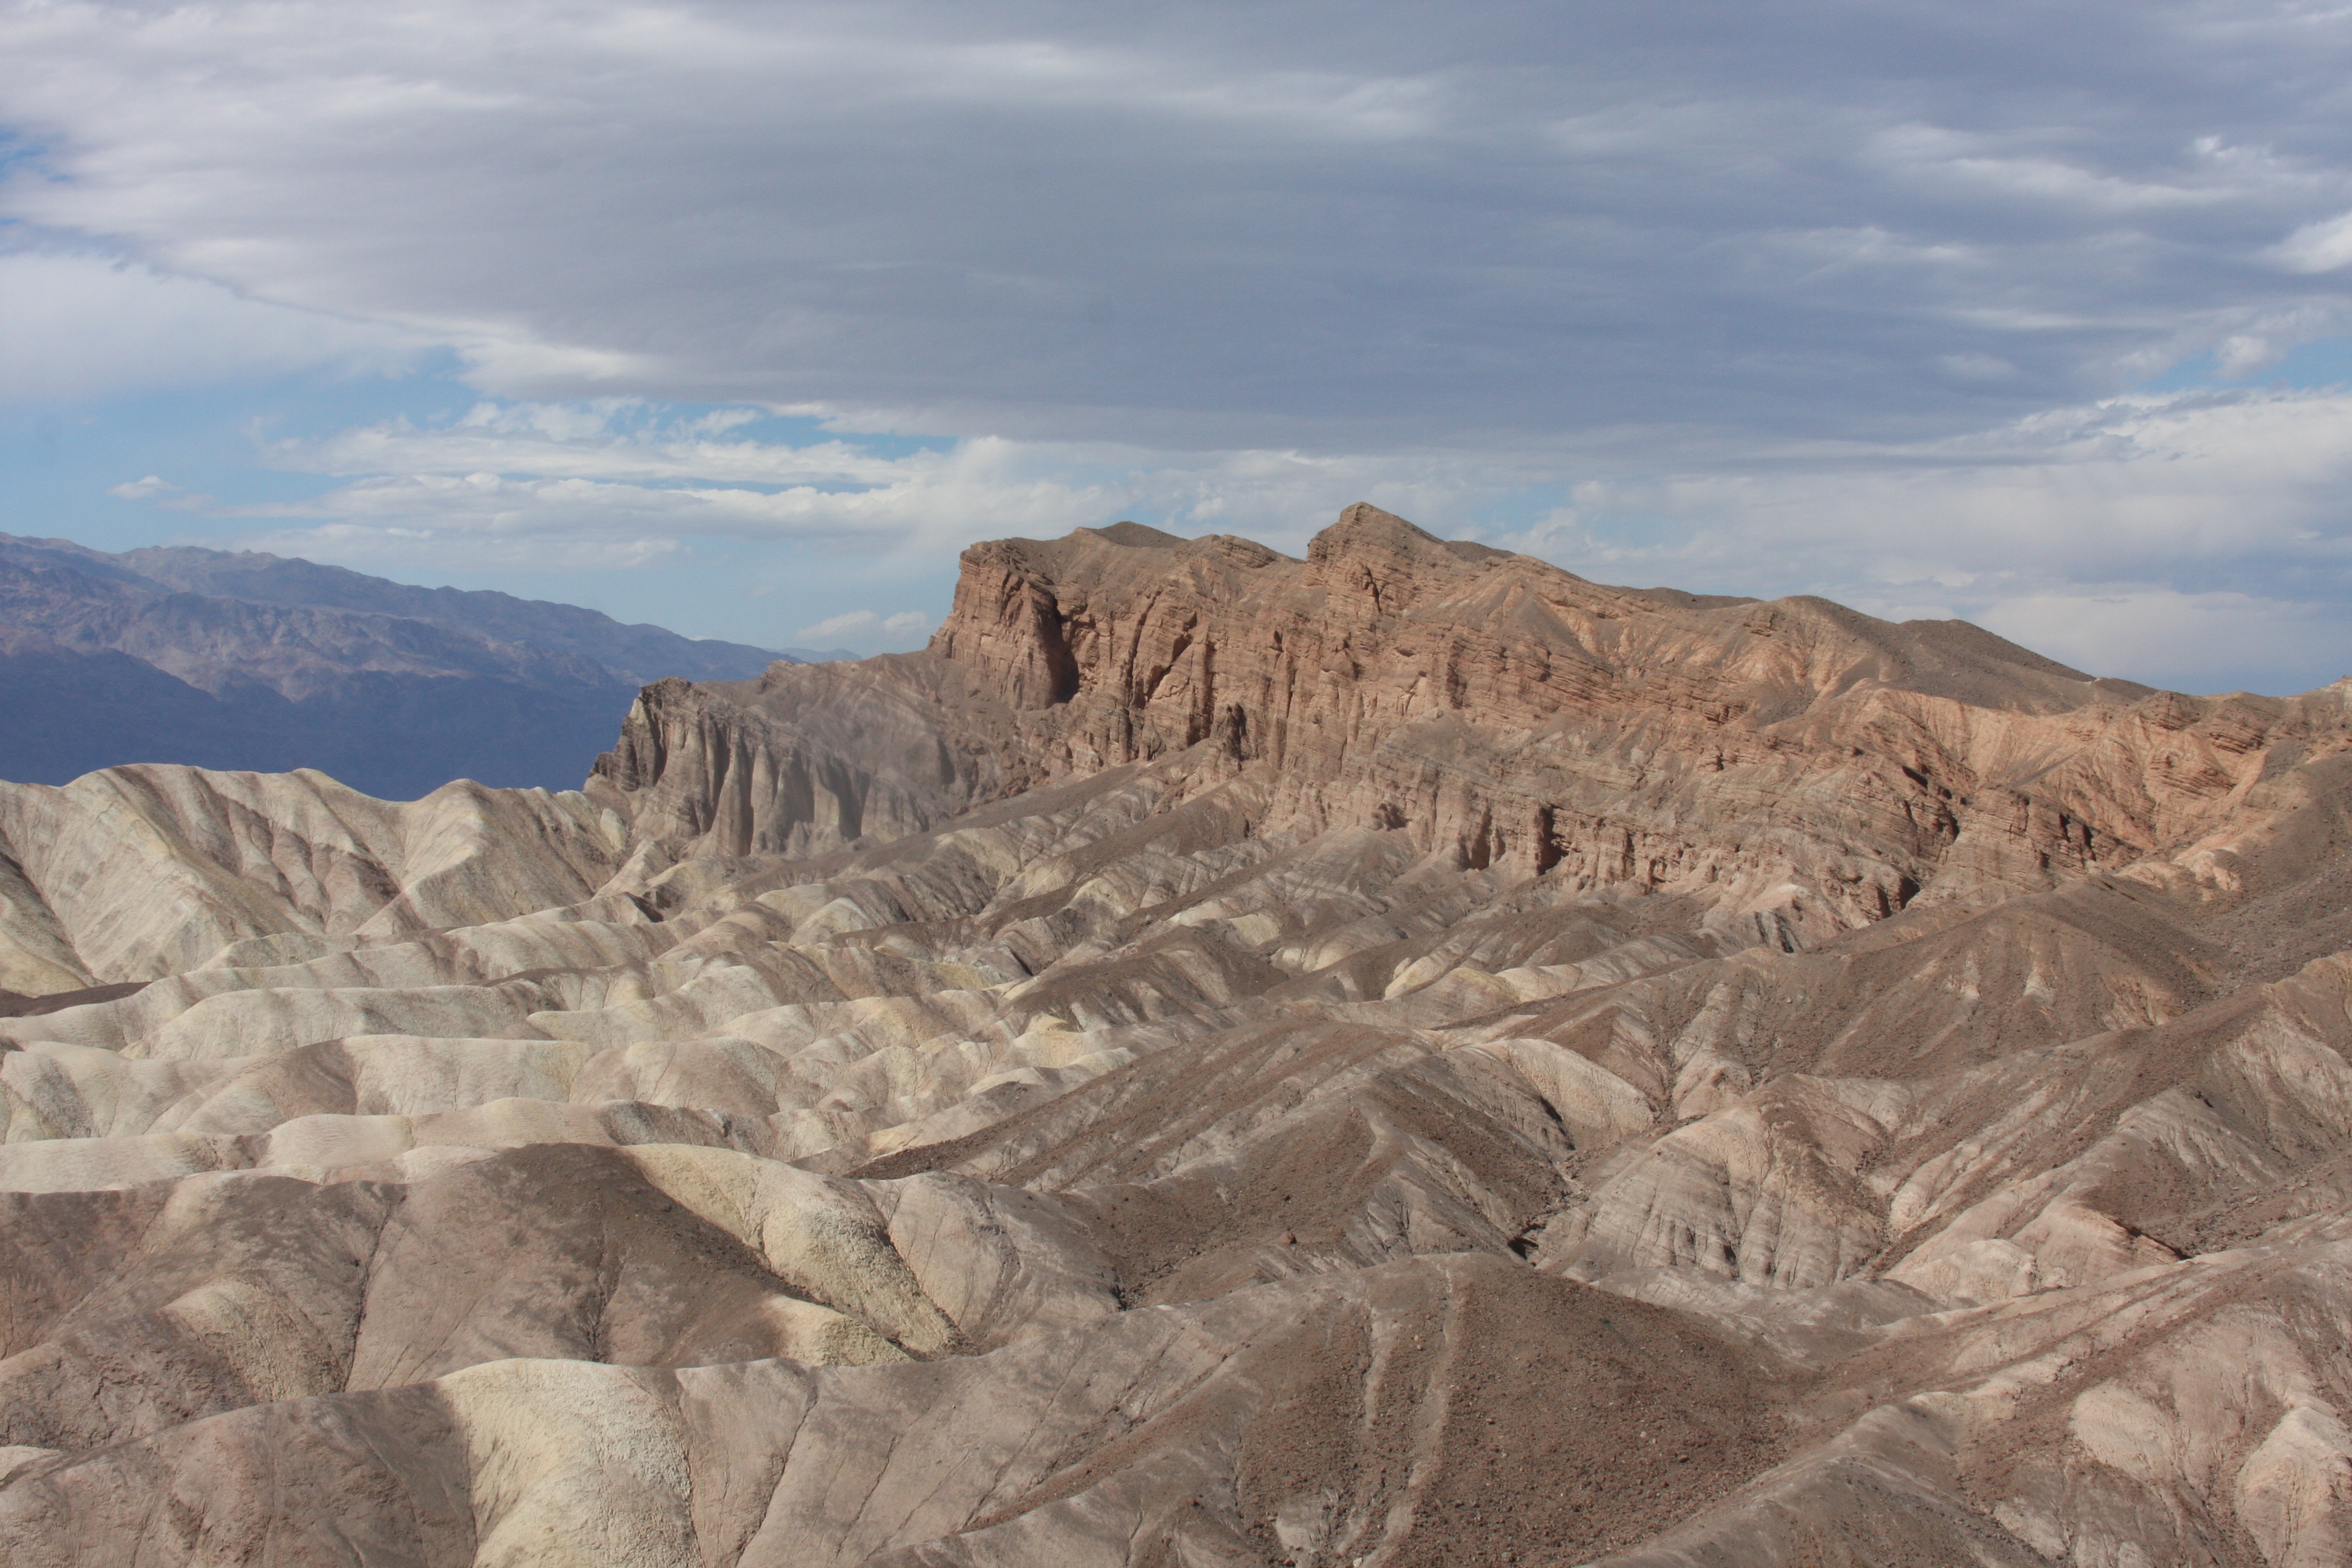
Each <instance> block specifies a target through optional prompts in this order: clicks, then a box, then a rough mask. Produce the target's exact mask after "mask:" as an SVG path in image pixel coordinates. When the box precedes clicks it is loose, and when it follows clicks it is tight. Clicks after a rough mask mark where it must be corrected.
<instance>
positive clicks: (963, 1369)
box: [0, 507, 2352, 1568]
mask: <svg viewBox="0 0 2352 1568" xmlns="http://www.w3.org/2000/svg"><path fill="white" fill-rule="evenodd" d="M964 568H965V569H964V574H963V579H962V582H961V585H960V587H959V590H958V594H957V600H956V606H955V611H954V614H953V615H952V616H950V619H949V621H948V623H947V624H946V625H945V626H943V627H942V629H941V631H940V635H939V636H938V637H937V638H936V639H935V640H934V641H933V643H932V646H931V647H930V648H929V650H928V651H926V652H924V653H920V654H914V655H906V656H897V657H893V658H883V659H875V660H867V661H864V662H862V663H856V664H837V665H827V666H822V667H806V668H795V667H777V668H772V669H771V670H769V671H768V672H767V673H766V674H765V675H763V676H761V678H760V679H757V680H754V681H745V682H738V683H714V684H707V685H692V684H688V683H687V682H684V681H662V682H658V683H656V684H655V685H653V686H650V687H648V688H646V689H645V690H644V691H643V692H642V693H641V694H640V696H639V697H638V699H637V702H636V705H635V709H634V710H632V712H631V713H630V716H629V719H628V721H627V723H626V725H625V729H624V731H623V733H622V736H621V738H620V741H619V743H618V744H617V745H616V747H615V748H614V751H613V752H610V753H608V754H607V755H606V756H605V757H604V759H603V760H602V761H601V762H600V763H598V764H597V769H596V772H595V774H594V776H593V778H592V779H591V780H590V781H589V784H588V787H587V789H586V791H585V792H584V793H570V792H560V793H554V794H548V793H543V792H535V791H497V790H484V789H480V788H478V787H474V786H452V787H451V788H449V789H446V790H444V791H441V792H438V793H436V794H435V795H431V796H429V797H428V798H426V799H425V800H422V801H418V802H415V803H412V804H409V805H386V804H384V803H382V802H377V801H373V800H370V799H368V798H366V797H364V796H362V795H355V794H353V793H352V792H351V791H348V790H345V789H343V788H341V786H339V785H337V784H334V783H332V781H331V780H327V779H324V778H321V777H319V776H317V775H314V774H295V775H286V776H256V775H250V774H222V773H201V772H197V771H194V770H188V769H179V768H162V767H149V768H131V769H121V770H113V771H110V772H108V773H100V774H96V775H93V776H91V777H89V778H85V779H81V780H79V781H77V782H75V783H74V784H70V785H68V786H67V787H65V788H62V789H44V788H35V787H25V786H16V787H8V788H0V849H5V858H0V906H5V907H0V987H5V989H6V991H7V993H8V996H7V997H5V998H0V1001H5V1006H0V1118H5V1142H0V1445H5V1446H0V1560H5V1561H6V1562H8V1563H11V1564H15V1563H26V1564H28V1565H29V1564H49V1563H78V1564H92V1565H95V1564H100V1563H106V1564H111V1563H119V1562H129V1561H138V1562H158V1563H243V1562H256V1561H270V1562H278V1563H344V1562H352V1561H358V1562H380V1563H432V1564H439V1563H484V1564H492V1563H531V1564H534V1565H538V1564H567V1563H577V1564H582V1565H583V1568H584V1565H587V1564H599V1565H602V1564H607V1563H664V1564H667V1563H680V1564H685V1563H697V1564H728V1565H739V1564H740V1565H742V1568H764V1565H769V1564H782V1563H793V1564H798V1563H845V1564H846V1563H871V1564H876V1565H877V1568H880V1565H888V1568H915V1565H917V1564H933V1565H944V1564H982V1563H988V1564H1003V1565H1005V1568H1013V1565H1027V1564H1034V1563H1132V1564H1138V1565H1141V1564H1146V1563H1154V1564H1159V1563H1218V1564H1235V1565H1239V1564H1251V1563H1265V1564H1276V1563H1280V1564H1286V1565H1290V1568H1330V1565H1336V1564H1342V1563H1352V1564H1381V1565H1384V1568H1385V1565H1390V1564H1415V1563H1471V1562H1492V1563H1509V1562H1519V1563H1585V1562H1594V1563H1609V1564H1612V1568H1635V1565H1642V1568H1667V1565H1673V1564H1681V1565H1688V1564H1696V1563H1723V1564H1730V1563H1743V1564H1744V1563H1775V1562H1786V1563H1840V1562H1861V1563H1938V1564H1940V1563H1982V1564H2004V1565H2006V1564H2016V1565H2021V1568H2022V1565H2024V1564H2031V1563H2050V1562H2062V1563H2074V1564H2080V1565H2084V1568H2088V1565H2090V1564H2117V1563H2133V1562H2140V1563H2196V1564H2210V1565H2217V1568H2218V1565H2229V1568H2240V1565H2245V1568H2253V1565H2256V1564H2261V1565H2266V1568H2283V1565H2286V1564H2294V1565H2297V1568H2316V1565H2319V1564H2329V1563H2337V1562H2340V1561H2342V1560H2343V1557H2344V1554H2345V1552H2347V1550H2352V1483H2347V1479H2346V1478H2347V1476H2352V1356H2347V1352H2346V1348H2345V1347H2346V1346H2347V1344H2352V1221H2347V1218H2346V1217H2345V1209H2346V1203H2347V1199H2352V755H2347V742H2352V713H2347V695H2352V692H2347V688H2345V687H2341V686H2339V687H2333V688H2329V689H2324V690H2322V691H2318V692H2314V693H2310V694H2307V695H2305V696H2303V697H2299V698H2294V699H2286V700H2273V699H2265V698H2257V697H2250V696H2246V695H2244V694H2238V695H2234V696H2231V697H2209V698H2196V697H2189V696H2184V695H2181V694H2178V693H2167V692H2156V691H2150V690H2147V689H2142V688H2137V687H2134V686H2131V685H2129V684H2127V683H2124V682H2119V681H2113V680H2097V679H2092V678H2090V677H2088V676H2085V675H2083V674H2081V673H2080V672H2077V671H2074V670H2070V669H2066V668H2061V667H2059V666H2056V665H2053V664H2052V663H2050V662H2049V661H2047V660H2044V659H2042V658H2038V657H2037V656H2034V655H2032V654H2031V653H2029V652H2027V651H2026V650H2024V649H2021V648H2018V647H2012V646H2011V645H2008V644H2005V643H2002V642H2000V640H1999V639H1996V638H1992V637H1989V636H1988V635H1987V634H1985V633H1983V632H1981V631H1979V630H1977V629H1975V628H1973V627H1969V626H1961V625H1958V624H1948V623H1935V624H1916V623H1915V624H1909V625H1904V626H1893V625H1888V624H1886V623H1883V622H1878V621H1874V620H1871V619H1869V618H1868V617H1865V616H1857V615H1854V614H1853V613H1852V612H1850V611H1846V610H1843V609H1841V608H1839V607H1838V606H1835V605H1827V604H1824V603H1822V602H1819V601H1811V600H1791V601H1783V602H1780V603H1774V604H1759V603H1756V602H1752V601H1747V600H1732V599H1710V598H1700V597H1696V596H1694V595H1684V594H1678V593H1675V592H1672V591H1668V590H1663V589H1659V590H1632V589H1621V588H1609V587H1603V586H1600V585H1597V584H1591V583H1588V582H1585V581H1583V580H1582V579H1580V578H1578V577H1575V576H1573V575H1571V574H1568V573H1565V572H1561V571H1559V570H1558V569H1557V568H1554V567H1550V566H1548V565H1545V564H1543V563H1537V562H1533V561H1529V560H1527V559H1525V558H1522V557H1517V556H1510V555H1505V554H1502V553H1500V552H1494V551H1489V550H1486V549H1484V548H1483V547H1480V546H1476V545H1470V544H1464V543H1451V544H1449V543H1444V542H1439V541H1436V540H1434V539H1432V538H1431V537H1429V536H1428V535H1426V534H1424V533H1423V532H1421V531H1419V530H1416V529H1414V528H1412V526H1411V525H1409V524H1406V523H1404V522H1402V521H1400V520H1398V519H1395V518H1393V517H1390V516H1388V515H1386V514H1384V513H1381V512H1378V511H1376V510H1372V509H1370V508H1362V507H1360V508H1353V509H1350V510H1349V512H1348V513H1347V514H1345V515H1344V516H1343V517H1342V518H1341V519H1340V521H1339V523H1338V524H1337V525H1336V526H1335V527H1334V528H1332V529H1330V530H1328V531H1326V532H1325V533H1323V534H1322V535H1320V536H1318V539H1317V540H1316V542H1315V544H1314V547H1313V549H1312V551H1311V552H1310V553H1309V556H1308V558H1307V560H1305V561H1295V560H1290V559H1287V558H1285V557H1282V556H1279V555H1276V554H1275V553H1274V552H1270V551H1266V550H1264V549H1262V548H1260V547H1258V546H1255V545H1253V544H1249V543H1247V542H1243V541H1238V540H1231V539H1210V540H1201V541H1183V540H1178V539H1174V538H1172V537H1171V536H1168V535H1164V534H1160V533H1157V532H1155V531H1150V530H1148V529H1142V528H1139V527H1137V526H1135V525H1133V524H1119V525H1117V526H1115V527H1112V528H1106V529H1101V530H1081V531H1079V532H1078V533H1076V534H1074V535H1072V536H1071V537H1070V538H1068V539H1066V540H1060V541H1053V542H1031V541H1009V542H998V543H993V544H985V545H981V546H977V547H975V548H974V549H973V550H971V552H967V554H966V556H965V562H964Z"/></svg>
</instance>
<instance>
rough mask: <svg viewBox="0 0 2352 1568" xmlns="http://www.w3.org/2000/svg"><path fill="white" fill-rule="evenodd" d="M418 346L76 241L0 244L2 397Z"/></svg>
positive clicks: (242, 375)
mask: <svg viewBox="0 0 2352 1568" xmlns="http://www.w3.org/2000/svg"><path fill="white" fill-rule="evenodd" d="M424 346H425V345H424V343H423V342H421V341H420V340H418V339H416V338H415V337H412V336H410V335H408V334H406V333H404V332H401V331H397V330H395V329H392V328H387V327H384V326H381V325H375V324H371V323H367V322H359V321H344V320H339V319H336V318H333V317H329V316H324V315H320V314H319V313H317V312H313V311H307V310H291V309H289V308H287V307H285V306H281V305H269V304H263V303H260V302H257V301H256V300H249V299H242V298H240V297H238V296H237V295H236V293H234V292H232V291H231V290H230V289H226V288H224V287H222V286H221V285H219V284H217V283H212V282H206V281H202V280H199V279H190V278H184V277H173V276H168V275H165V274H163V273H159V272H156V271H154V270H152V269H151V268H145V267H139V266H133V265H130V264H127V263H124V262H121V261H119V260H116V259H113V258H109V257H105V256H100V255H93V254H90V253H89V252H86V251H57V252H50V251H16V252H13V253H0V402H8V403H20V404H21V403H28V402H43V403H72V402H81V401H85V400H88V399H90V398H96V397H103V396H108V395H120V394H125V393H129V394H137V393H145V392H153V391H161V390H166V389H171V388H179V387H193V386H210V385H216V384H220V383H222V382H236V381H244V382H256V381H261V380H265V379H268V378H270V377H273V376H281V375H285V374H290V373H294V372H300V371H329V372H341V373H344V374H350V373H353V372H359V371H387V370H398V369H401V368H404V367H405V366H406V365H407V364H409V363H413V362H414V361H415V359H416V357H417V356H418V354H419V353H421V352H422V350H423V348H424Z"/></svg>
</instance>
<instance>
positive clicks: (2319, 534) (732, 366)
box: [0, 0, 2352, 692]
mask: <svg viewBox="0 0 2352 1568" xmlns="http://www.w3.org/2000/svg"><path fill="white" fill-rule="evenodd" d="M2347 84H2352V11H2347V10H2345V9H2341V8H2329V7H2326V6H2322V5H2253V4H2245V5H2220V4H2214V5H2154V6H2149V5H2138V6H2126V5H2120V4H2071V5H2033V6H2026V5H1984V4H1978V5H1967V6H1961V5H1943V4H1927V5H1894V4H1843V5H1839V4H1810V5H1739V6H1735V5H1714V4H1706V5H1696V4H1685V5H1676V6H1673V7H1667V8H1663V9H1662V10H1659V11H1656V12H1654V13H1648V14H1641V15H1629V14H1626V13H1625V12H1624V11H1623V10H1622V8H1616V7H1602V6H1598V5H1527V4H1498V3H1486V4H1470V5H1462V6H1456V7H1453V8H1449V9H1448V10H1447V11H1446V12H1444V14H1443V15H1442V16H1441V15H1439V14H1437V13H1435V12H1433V11H1432V10H1430V9H1428V8H1425V7H1412V6H1403V5H1385V4H1358V5H1348V6H1341V5H1328V4H1323V3H1321V0H1315V3H1297V4H1291V5H1281V6H1275V7H1266V6H1243V5H1230V4H1192V5H1183V6H1173V5H1091V6H1083V7H1082V6H1076V5H1061V4H1053V3H1045V0H1038V3H1019V4H1009V3H992V0H977V3H967V4H964V5H954V6H948V5H940V4H936V3H934V0H911V3H905V4H866V5H856V6H842V5H803V4H782V5H756V6H754V5H727V4H710V5H677V4H668V3H661V0H655V3H650V4H634V5H620V4H605V3H600V0H583V3H579V4H567V5H544V4H533V3H523V4H517V5H508V6H502V7H499V9H498V10H497V11H496V12H495V13H483V12H480V11H478V9H475V8H460V7H457V6H455V5H446V4H440V3H425V4H418V3H404V0H394V3H390V4H386V5H379V6H375V7H370V8H366V9H364V10H362V9H359V8H354V7H350V6H344V5H333V6H330V5H322V4H316V3H303V0H291V3H286V4H272V5H259V4H251V3H244V0H226V3H222V4H216V5H208V6H205V7H203V8H200V9H199V8H173V7H170V6H163V5H89V4H29V3H23V0H16V3H0V453H5V458H6V463H7V471H8V474H9V478H10V481H11V482H10V484H9V485H8V487H7V493H8V500H7V505H6V508H5V515H0V530H5V531H9V532H15V533H22V534H42V535H52V534H53V535H61V536H64V537H67V538H70V539H74V540H76V541H78V542H83V543H86V544H89V545H92V546H94V547H97V548H100V549H108V550H120V549H124V548H129V547H132V546H135V545H140V544H148V543H163V542H184V543H198V544H205V545H208V546H211V547H214V548H223V549H263V550H269V551H273V552H278V553H280V554H289V555H300V556H306V557H309V558H310V559H313V560H320V561H328V562H333V563H339V564H343V565H348V566H351V567H353V568H355V569H357V570H361V571H365V572H370V573H374V574H380V575H384V576H389V577H393V578H396V579H400V580H403V581H408V582H417V583H427V584H455V585H457V586H462V587H477V588H480V587H488V588H499V589H502V590H505V591H507V592H511V593H517V594H521V595H527V596H530V597H537V598H548V599H557V600H562V601H566V602H572V603H578V604H583V605H592V606H593V607H595V608H598V609H601V610H604V611H605V612H606V613H608V614H612V615H614V616H619V617H620V618H622V619H624V620H628V621H652V622H656V623H658V624H661V625H664V626H669V627H671V628H673V629H675V630H677V631H680V632H683V633H686V634H688V635H690V636H701V637H725V638H729V639H730V640H735V641H740V642H749V643H754V644H759V645H761V646H765V647H786V646H793V645H799V646H810V645H814V646H820V647H831V646H835V645H840V646H845V647H851V648H853V649H855V650H856V651H859V652H871V651H878V650H881V649H883V648H887V647H912V646H917V645H919V643H920V642H921V641H922V640H923V637H925V636H927V635H928V633H929V630H930V629H931V628H932V627H933V626H936V624H937V622H938V619H939V617H940V616H941V615H943V614H944V613H945V611H946V608H947V605H948V596H949V592H950V588H951V586H952V583H953V578H954V563H955V556H956V553H957V552H958V551H959V550H961V548H962V546H964V545H965V544H967V543H969V542H971V541H973V540H976V539H982V538H988V537H995V536H1001V535H1005V534H1031V535H1036V534H1058V533H1062V532H1065V531H1067V530H1069V529H1070V528H1073V527H1077V526H1083V525H1098V524H1102V523H1108V522H1110V521H1116V520H1118V519H1119V518H1134V519H1137V520H1138V521H1144V522H1148V523H1151V524H1153V525H1155V526H1159V527H1162V528H1167V529H1171V530H1172V531H1178V532H1182V533H1188V534H1197V533H1203V532H1237V533H1244V534H1247V535H1249V536H1251V537H1254V538H1257V539H1261V540H1263V541H1265V542H1267V543H1269V544H1271V545H1274V546H1275V547H1276V548H1278V549H1283V550H1286V551H1290V552H1294V553H1296V552H1299V551H1300V550H1302V549H1303V547H1304V543H1305V541H1306V539H1307V537H1308V536H1309V535H1311V534H1312V533H1313V532H1314V531H1316V530H1317V529H1318V528H1319V527H1321V526H1323V525H1324V524H1326V523H1328V521H1330V519H1331V517H1332V516H1333V515H1334V514H1335V513H1336V512H1337V510H1339V507H1340V506H1342V505H1344V504H1346V503H1348V502H1350V501H1354V500H1371V501H1373V502H1375V503H1377V504H1379V505H1381V506H1383V507H1386V508H1388V509H1389V510H1392V511H1395V512H1398V513H1400V514H1401V515H1403V516H1405V517H1408V518H1410V519H1412V521H1415V522H1417V523H1419V524H1421V525H1422V526H1423V527H1425V528H1427V529H1429V530H1431V531H1433V532H1436V533H1439V534H1442V535H1446V536H1449V537H1471V538H1476V539H1481V540H1484V541H1486V542H1490V543H1494V544H1497V545H1501V546H1504V547H1507V548H1511V549H1517V550H1524V551H1527V552H1529V553H1532V554H1536V555H1538V556H1541V557H1543V558H1545V559H1547V560H1550V561H1553V562H1556V563H1559V564H1560V565H1562V566H1565V567H1567V568H1568V569H1570V570H1571V571H1574V572H1577V573H1579V574H1583V575H1585V576H1588V577H1592V578H1596V579H1599V580H1601V581H1606V582H1614V583H1625V584H1633V585H1637V586H1647V585H1653V584H1670V585H1673V586H1676V587H1682V588H1687V589H1691V590H1695V591H1699V592H1707V593H1738V594H1749V595H1760V596H1775V595H1783V594H1790V593H1811V594H1820V595H1826V596H1828V597H1831V598H1834V599H1837V600H1840V601H1842V602H1843V603H1846V604H1849V605H1853V606H1855V607H1856V608H1859V609H1862V610H1864V611H1867V612H1869V613H1871V614H1874V615H1880V616H1889V617H1891V618H1895V619H1905V618H1913V617H1920V616H1930V617H1942V616H1962V617H1966V618H1968V619H1971V620H1975V621H1977V622H1979V623H1980V624H1982V625H1984V626H1988V627H1990V629H1992V630H1994V631H1996V632H1999V633H2000V634H2001V635H2003V636H2005V637H2012V638H2014V639H2016V640H2018V641H2020V642H2022V643H2025V644H2027V645H2028V646H2030V647H2034V648H2036V649H2038V650H2040V651H2042V652H2044V653H2046V654H2049V655H2051V656H2053V657H2055V658H2061V659H2063V660H2066V661H2067V662H2069V663H2072V664H2075V665H2078V666H2081V667H2083V668H2088V669H2091V670H2093V671H2095V673H2100V674H2108V675H2118V676H2125V677H2128V678H2131V679H2138V680H2145V681H2148V682H2150V683H2152V684H2158V685H2165V686H2172V687H2179V688H2183V689H2192V690H2226V689H2236V688H2250V689H2255V690H2262V691H2270V692H2288V691H2294V690H2300V689H2308V688H2310V687H2314V686H2316V685H2320V684H2323V683H2325V682H2326V681H2328V680H2332V679H2336V678H2338V677H2341V676H2344V675H2346V674H2347V673H2352V614H2347V611H2352V559H2347V548H2352V506H2347V501H2346V500H2345V497H2346V495H2347V489H2352V486H2347V480H2352V85H2347Z"/></svg>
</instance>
